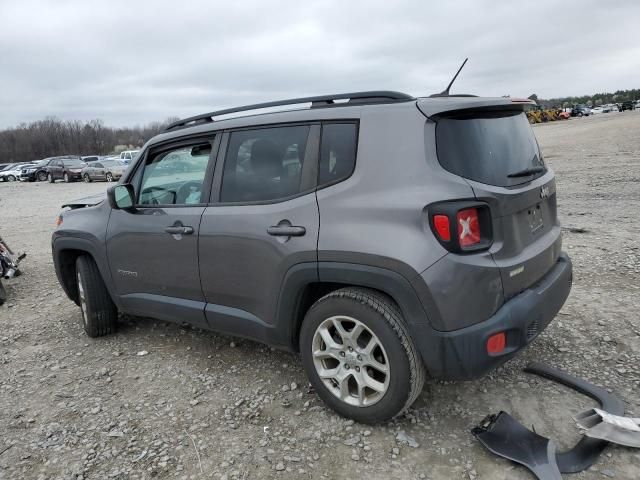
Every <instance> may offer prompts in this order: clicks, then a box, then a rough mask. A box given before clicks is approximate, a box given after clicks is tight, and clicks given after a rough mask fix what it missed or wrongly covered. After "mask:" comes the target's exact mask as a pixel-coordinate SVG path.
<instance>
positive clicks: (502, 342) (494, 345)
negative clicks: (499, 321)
mask: <svg viewBox="0 0 640 480" xmlns="http://www.w3.org/2000/svg"><path fill="white" fill-rule="evenodd" d="M506 346H507V336H506V335H505V334H504V332H500V333H496V334H495V335H491V336H490V337H489V339H488V340H487V353H489V354H493V355H495V354H497V353H502V352H504V349H505V347H506Z"/></svg>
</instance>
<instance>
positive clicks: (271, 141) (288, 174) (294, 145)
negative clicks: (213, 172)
mask: <svg viewBox="0 0 640 480" xmlns="http://www.w3.org/2000/svg"><path fill="white" fill-rule="evenodd" d="M309 129H310V127H309V126H308V125H304V126H295V127H278V128H261V129H257V130H242V131H237V132H233V133H231V136H230V138H229V146H228V149H227V155H226V158H225V164H224V172H223V176H222V191H221V193H220V201H221V202H256V201H267V200H277V199H279V198H284V197H289V196H291V195H295V194H297V193H300V183H301V176H302V175H301V174H302V165H303V162H304V153H305V150H306V147H307V138H308V136H309Z"/></svg>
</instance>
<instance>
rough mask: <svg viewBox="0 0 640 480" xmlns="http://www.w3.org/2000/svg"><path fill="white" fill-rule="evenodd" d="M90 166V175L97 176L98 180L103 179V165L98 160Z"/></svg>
mask: <svg viewBox="0 0 640 480" xmlns="http://www.w3.org/2000/svg"><path fill="white" fill-rule="evenodd" d="M91 167H92V168H91V176H92V177H94V178H99V179H100V180H103V179H104V178H105V170H104V165H102V164H101V163H100V162H94V163H93V164H92V165H91Z"/></svg>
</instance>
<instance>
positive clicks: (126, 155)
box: [124, 152, 131, 160]
mask: <svg viewBox="0 0 640 480" xmlns="http://www.w3.org/2000/svg"><path fill="white" fill-rule="evenodd" d="M124 159H125V160H131V154H130V153H129V152H126V153H125V154H124Z"/></svg>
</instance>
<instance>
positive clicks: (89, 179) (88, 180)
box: [82, 173, 91, 183]
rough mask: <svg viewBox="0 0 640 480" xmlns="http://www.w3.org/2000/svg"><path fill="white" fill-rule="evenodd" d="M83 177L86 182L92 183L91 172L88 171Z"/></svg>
mask: <svg viewBox="0 0 640 480" xmlns="http://www.w3.org/2000/svg"><path fill="white" fill-rule="evenodd" d="M82 179H83V180H84V183H90V182H91V177H90V176H89V174H88V173H85V174H84V175H83V176H82Z"/></svg>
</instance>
